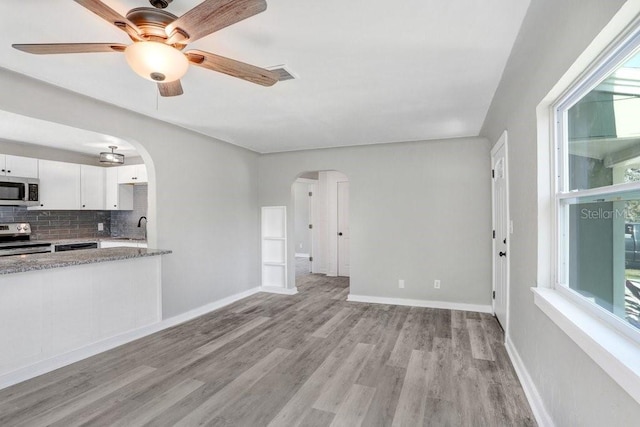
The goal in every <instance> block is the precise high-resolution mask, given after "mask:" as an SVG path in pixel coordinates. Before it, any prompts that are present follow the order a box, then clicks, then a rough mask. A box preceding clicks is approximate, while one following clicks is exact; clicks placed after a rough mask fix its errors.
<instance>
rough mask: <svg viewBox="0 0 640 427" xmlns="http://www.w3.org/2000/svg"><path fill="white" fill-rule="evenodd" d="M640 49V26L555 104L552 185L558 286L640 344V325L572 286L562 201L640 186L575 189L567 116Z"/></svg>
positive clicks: (618, 191)
mask: <svg viewBox="0 0 640 427" xmlns="http://www.w3.org/2000/svg"><path fill="white" fill-rule="evenodd" d="M638 53H640V28H638V29H637V30H636V31H634V32H633V33H632V34H630V35H629V37H627V38H626V39H625V40H624V41H622V42H619V43H617V44H615V45H614V46H613V47H612V48H610V49H609V50H608V51H607V52H606V53H605V55H604V57H603V58H602V59H601V60H600V61H598V62H596V63H595V64H594V66H592V67H591V68H590V69H589V70H588V71H587V72H586V73H585V75H584V76H583V77H582V78H581V79H580V80H578V82H577V83H576V84H575V85H573V86H572V87H570V88H569V90H568V91H567V92H566V93H565V94H564V95H563V96H562V97H560V98H559V99H558V100H557V101H556V102H555V103H554V104H553V105H552V107H551V108H552V114H553V116H552V117H553V120H552V129H551V134H552V135H553V142H554V147H553V148H554V150H553V151H554V153H556V159H555V162H554V166H555V173H554V174H553V176H552V188H553V189H554V193H555V194H554V201H553V204H552V205H553V210H554V220H555V224H554V231H555V233H554V234H555V248H554V249H555V253H556V257H555V266H554V281H553V283H554V285H555V289H556V290H557V291H559V292H561V293H562V294H563V295H564V296H565V297H567V298H570V299H571V300H572V301H573V302H574V303H576V304H578V305H580V306H581V307H582V308H583V309H585V310H589V311H590V313H591V314H592V315H594V316H596V317H598V318H599V319H601V320H603V321H605V322H607V323H608V325H609V326H610V327H612V328H614V329H615V330H617V331H618V332H620V333H622V334H624V335H626V336H627V337H628V338H630V339H632V340H634V341H636V342H637V343H638V344H640V330H639V329H637V328H635V327H634V326H632V325H630V324H629V323H627V322H626V321H625V320H624V319H621V318H620V317H618V316H616V315H614V314H613V313H611V312H609V311H608V310H606V309H605V308H603V307H600V306H598V305H597V304H595V303H593V302H591V301H589V300H588V299H587V298H585V297H583V296H582V295H580V294H579V293H578V292H576V291H574V290H572V289H570V288H569V286H568V283H567V277H566V274H567V270H568V266H567V259H568V257H569V249H568V242H569V239H570V238H571V237H570V236H569V237H566V236H564V235H562V234H563V233H566V232H567V231H566V230H567V228H568V227H569V224H568V205H567V207H566V208H562V207H561V204H562V202H563V201H568V200H569V199H577V198H581V197H586V196H597V195H611V194H616V193H622V192H629V191H639V190H640V182H631V183H626V184H613V185H609V186H606V187H598V188H592V189H587V190H571V188H569V173H568V170H567V169H568V168H567V164H568V160H569V158H568V142H569V139H568V134H567V129H568V126H567V125H568V119H567V116H568V111H569V109H570V108H571V107H573V106H574V105H575V104H576V103H577V102H579V101H580V100H581V99H582V98H583V97H584V96H586V95H587V94H588V93H589V92H591V91H592V90H593V89H594V88H595V87H596V86H598V85H599V84H600V83H601V82H602V81H603V80H605V79H606V78H607V77H608V76H609V75H610V74H611V73H612V72H613V71H614V70H615V69H616V68H618V67H619V66H620V65H622V64H624V63H625V62H626V61H627V60H629V59H630V58H631V57H632V56H635V55H637V54H638Z"/></svg>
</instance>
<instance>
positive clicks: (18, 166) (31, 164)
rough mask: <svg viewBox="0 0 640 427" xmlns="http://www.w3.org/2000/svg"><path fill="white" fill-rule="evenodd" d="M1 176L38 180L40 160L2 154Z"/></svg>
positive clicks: (0, 160) (0, 161)
mask: <svg viewBox="0 0 640 427" xmlns="http://www.w3.org/2000/svg"><path fill="white" fill-rule="evenodd" d="M0 176H15V177H20V178H38V159H32V158H31V157H21V156H12V155H9V154H0Z"/></svg>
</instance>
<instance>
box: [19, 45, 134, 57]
mask: <svg viewBox="0 0 640 427" xmlns="http://www.w3.org/2000/svg"><path fill="white" fill-rule="evenodd" d="M11 46H13V47H14V48H15V49H18V50H21V51H23V52H27V53H34V54H36V55H50V54H58V53H95V52H124V50H125V48H126V47H127V45H124V44H120V43H50V44H13V45H11Z"/></svg>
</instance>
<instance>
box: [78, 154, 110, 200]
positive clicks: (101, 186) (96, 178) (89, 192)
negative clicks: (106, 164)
mask: <svg viewBox="0 0 640 427" xmlns="http://www.w3.org/2000/svg"><path fill="white" fill-rule="evenodd" d="M80 199H81V200H80V201H81V208H82V209H84V210H93V211H97V210H104V208H105V169H104V168H101V167H98V166H89V165H80Z"/></svg>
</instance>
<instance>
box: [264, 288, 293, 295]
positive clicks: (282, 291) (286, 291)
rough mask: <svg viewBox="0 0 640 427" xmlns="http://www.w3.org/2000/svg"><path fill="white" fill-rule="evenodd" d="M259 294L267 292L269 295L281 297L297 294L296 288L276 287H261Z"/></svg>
mask: <svg viewBox="0 0 640 427" xmlns="http://www.w3.org/2000/svg"><path fill="white" fill-rule="evenodd" d="M260 292H268V293H270V294H282V295H295V294H297V293H298V288H293V289H289V288H280V287H277V286H261V287H260Z"/></svg>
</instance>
